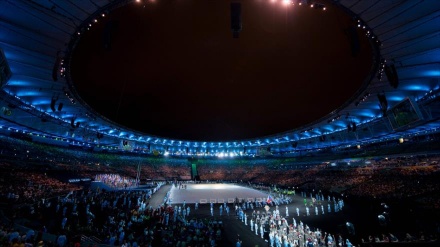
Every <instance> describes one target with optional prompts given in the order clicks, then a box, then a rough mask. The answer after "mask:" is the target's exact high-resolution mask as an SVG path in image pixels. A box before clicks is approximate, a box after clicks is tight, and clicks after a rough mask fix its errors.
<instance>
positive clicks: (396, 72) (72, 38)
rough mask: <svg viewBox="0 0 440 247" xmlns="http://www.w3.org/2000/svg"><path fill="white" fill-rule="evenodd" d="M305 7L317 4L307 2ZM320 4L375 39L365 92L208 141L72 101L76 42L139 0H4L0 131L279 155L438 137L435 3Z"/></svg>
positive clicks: (438, 13) (439, 56)
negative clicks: (308, 116)
mask: <svg viewBox="0 0 440 247" xmlns="http://www.w3.org/2000/svg"><path fill="white" fill-rule="evenodd" d="M140 2H141V3H140V4H143V3H144V1H140ZM147 2H149V1H145V4H146V3H147ZM290 3H291V4H294V6H293V7H294V8H295V7H298V5H299V1H290ZM301 3H304V5H307V6H308V7H310V5H308V4H315V5H314V6H315V7H314V8H316V6H318V7H320V6H322V5H319V4H318V5H316V2H312V1H301ZM322 3H324V4H325V6H326V7H327V8H341V9H342V10H344V11H346V12H347V15H348V16H350V17H351V18H352V20H353V23H355V26H358V25H359V27H357V28H358V29H357V31H356V32H359V33H361V34H362V35H365V37H367V38H368V40H369V41H370V42H371V44H372V45H371V50H372V57H373V59H374V60H373V68H372V73H371V74H370V75H369V76H367V77H366V78H365V80H366V85H365V88H363V87H362V86H360V87H361V90H360V91H358V92H357V93H355V94H354V95H353V96H352V97H351V98H348V99H347V100H346V102H345V103H344V104H343V105H342V106H341V107H339V108H336V109H334V110H333V111H332V112H331V113H330V114H327V115H325V116H322V117H321V118H319V119H317V120H316V121H314V122H311V123H308V124H304V125H302V126H301V127H297V126H295V127H297V128H296V129H293V130H289V131H285V132H282V133H278V134H273V135H269V136H262V137H257V138H247V139H231V140H228V141H216V142H214V141H209V140H206V141H203V140H198V141H191V140H188V139H173V137H172V136H170V137H167V138H164V137H160V136H155V135H152V134H151V133H147V132H140V131H135V130H132V129H129V128H127V127H126V126H125V125H124V126H123V125H121V124H118V123H116V122H114V121H111V120H109V119H108V118H107V117H104V116H102V115H101V114H100V113H98V112H97V111H96V110H94V109H92V108H91V107H89V106H88V105H87V104H86V103H85V102H84V101H83V100H82V99H81V98H79V97H78V93H77V89H76V88H75V87H74V84H75V83H74V82H72V80H71V77H70V71H69V69H70V68H69V67H68V65H69V63H70V62H71V61H70V60H69V59H70V58H71V48H73V47H75V46H76V44H77V43H76V42H78V41H79V40H80V39H79V38H78V36H81V35H85V33H86V32H87V28H90V27H93V24H94V23H96V22H97V21H99V20H100V18H105V15H108V14H109V13H111V12H112V11H113V10H115V9H117V8H118V7H120V6H124V5H126V4H138V3H137V1H107V0H105V1H104V0H102V1H99V0H98V1H71V0H70V1H51V0H47V1H13V0H5V1H2V2H1V3H0V7H1V8H0V27H1V28H0V48H1V49H2V50H3V52H4V55H5V57H6V60H7V63H8V64H9V67H10V70H11V72H12V76H11V77H10V78H9V80H8V81H7V83H4V85H3V84H2V90H1V95H2V97H1V98H2V101H1V103H0V107H1V110H2V111H1V112H0V115H1V116H0V125H1V126H2V131H3V132H5V133H9V132H11V131H12V132H16V133H23V132H24V133H25V134H29V133H32V135H33V136H34V137H35V136H36V135H38V136H45V138H57V139H64V140H66V141H67V142H69V143H72V142H75V143H76V144H78V145H91V146H96V145H99V146H100V147H105V148H116V149H121V148H123V149H124V148H126V149H139V150H152V149H157V150H168V151H170V152H178V151H181V152H186V153H188V152H191V153H196V152H208V151H209V152H242V151H246V150H245V149H248V150H249V149H251V148H255V147H266V146H270V147H271V148H272V151H274V150H277V151H278V152H284V151H291V150H296V149H311V148H325V147H333V146H340V145H352V144H357V143H365V142H371V141H377V140H380V139H383V138H387V139H397V138H400V137H406V136H408V135H412V134H419V133H426V132H429V131H432V132H438V128H439V123H440V122H439V117H440V111H439V109H440V107H439V100H438V95H439V90H440V88H439V85H440V46H439V44H440V2H439V1H423V0H420V1H404V0H401V1H380V0H375V1H360V0H359V1H349V0H347V1H343V0H341V1H331V2H322ZM280 4H281V3H280ZM146 7H148V6H146ZM103 15H104V16H103ZM243 35H244V34H243ZM351 45H352V46H354V47H356V44H355V43H354V44H353V43H352V44H351ZM65 59H66V60H65ZM2 78H4V76H2ZM2 83H3V81H2ZM333 94H335V95H334V97H337V96H338V95H337V93H333ZM407 98H408V99H409V101H405V99H407ZM411 106H414V108H412V107H411ZM408 109H410V110H412V109H414V110H413V112H415V113H414V114H413V115H412V116H411V117H407V118H406V119H402V118H400V119H399V118H398V117H397V118H396V116H397V115H399V114H406V115H408V114H409V111H408ZM405 111H407V112H405ZM384 114H385V115H387V116H386V117H384ZM402 121H403V122H404V123H403V124H402V123H401V122H402Z"/></svg>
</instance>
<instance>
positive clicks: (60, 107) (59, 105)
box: [58, 102, 64, 111]
mask: <svg viewBox="0 0 440 247" xmlns="http://www.w3.org/2000/svg"><path fill="white" fill-rule="evenodd" d="M63 106H64V104H63V103H62V102H61V103H60V104H58V111H61V110H62V109H63Z"/></svg>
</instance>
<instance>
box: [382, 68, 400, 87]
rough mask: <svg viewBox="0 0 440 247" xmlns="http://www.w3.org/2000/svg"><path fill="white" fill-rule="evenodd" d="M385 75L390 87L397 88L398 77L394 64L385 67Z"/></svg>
mask: <svg viewBox="0 0 440 247" xmlns="http://www.w3.org/2000/svg"><path fill="white" fill-rule="evenodd" d="M385 75H386V76H387V78H388V81H389V82H390V86H392V87H393V88H397V87H398V86H399V76H398V75H397V70H396V67H395V66H394V64H391V65H386V66H385Z"/></svg>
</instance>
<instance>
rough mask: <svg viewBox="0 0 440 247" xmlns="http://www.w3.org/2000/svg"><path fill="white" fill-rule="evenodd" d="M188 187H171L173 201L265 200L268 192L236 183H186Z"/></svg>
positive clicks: (174, 202)
mask: <svg viewBox="0 0 440 247" xmlns="http://www.w3.org/2000/svg"><path fill="white" fill-rule="evenodd" d="M186 186H187V187H186V189H179V187H174V186H173V187H172V188H171V195H170V197H171V203H172V204H177V203H179V204H181V203H183V201H185V202H186V203H196V202H198V203H210V202H212V203H223V202H226V203H233V202H234V201H235V199H236V198H238V199H239V200H240V201H241V200H242V199H244V200H246V201H248V200H249V201H254V200H256V201H257V202H258V201H263V202H265V201H266V199H267V196H268V194H267V193H263V192H261V191H258V190H255V189H251V188H247V187H243V186H239V185H235V184H186Z"/></svg>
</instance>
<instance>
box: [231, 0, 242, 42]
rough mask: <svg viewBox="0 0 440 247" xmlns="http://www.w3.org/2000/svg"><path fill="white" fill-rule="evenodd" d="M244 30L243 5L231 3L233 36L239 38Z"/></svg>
mask: <svg viewBox="0 0 440 247" xmlns="http://www.w3.org/2000/svg"><path fill="white" fill-rule="evenodd" d="M241 29H242V24H241V3H231V30H232V36H233V37H234V38H238V34H239V32H240V31H241Z"/></svg>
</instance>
